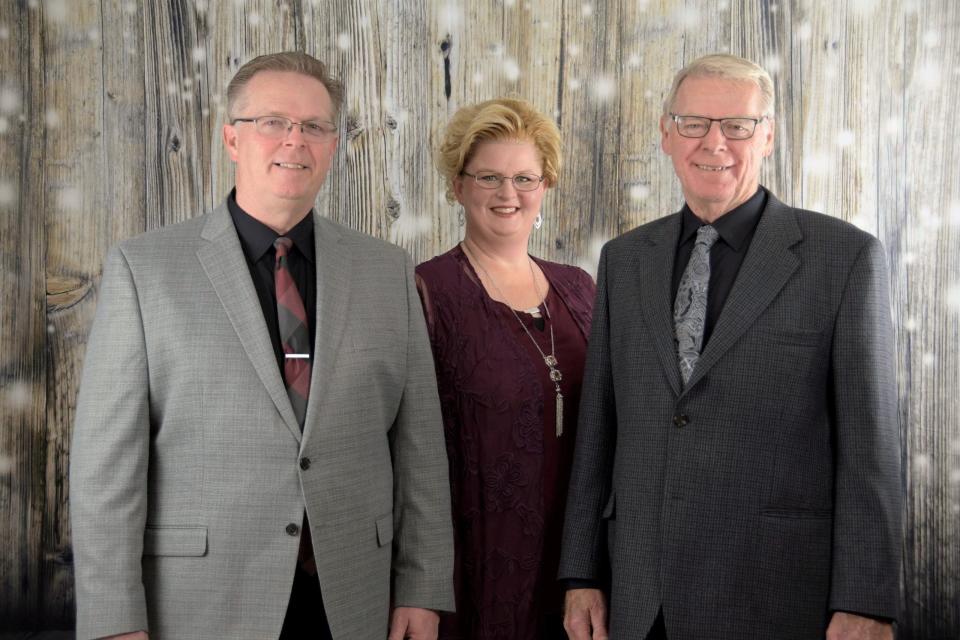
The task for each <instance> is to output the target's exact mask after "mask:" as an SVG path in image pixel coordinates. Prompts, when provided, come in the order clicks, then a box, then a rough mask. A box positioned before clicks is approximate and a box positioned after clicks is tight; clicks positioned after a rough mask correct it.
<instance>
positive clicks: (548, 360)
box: [543, 353, 557, 369]
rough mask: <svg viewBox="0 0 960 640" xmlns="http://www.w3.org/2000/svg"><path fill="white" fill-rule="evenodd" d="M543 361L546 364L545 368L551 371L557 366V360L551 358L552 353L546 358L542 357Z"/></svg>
mask: <svg viewBox="0 0 960 640" xmlns="http://www.w3.org/2000/svg"><path fill="white" fill-rule="evenodd" d="M543 361H544V362H545V363H547V366H548V367H550V368H551V369H552V368H553V367H555V366H557V359H556V358H555V357H554V356H553V354H552V353H551V354H550V355H548V356H543Z"/></svg>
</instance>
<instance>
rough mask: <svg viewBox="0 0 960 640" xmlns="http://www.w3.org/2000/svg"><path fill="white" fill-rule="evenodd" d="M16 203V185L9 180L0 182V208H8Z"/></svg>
mask: <svg viewBox="0 0 960 640" xmlns="http://www.w3.org/2000/svg"><path fill="white" fill-rule="evenodd" d="M16 202H17V185H15V184H14V183H13V182H11V181H9V180H0V206H4V207H5V206H9V205H12V204H15V203H16Z"/></svg>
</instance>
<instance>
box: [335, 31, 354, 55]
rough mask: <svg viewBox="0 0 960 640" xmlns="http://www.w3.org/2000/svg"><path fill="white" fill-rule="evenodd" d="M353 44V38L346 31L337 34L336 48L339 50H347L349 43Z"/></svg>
mask: <svg viewBox="0 0 960 640" xmlns="http://www.w3.org/2000/svg"><path fill="white" fill-rule="evenodd" d="M352 44H353V39H352V38H351V37H350V34H349V33H347V32H346V31H344V32H342V33H338V34H337V48H338V49H340V50H341V51H349V50H350V47H351V45H352Z"/></svg>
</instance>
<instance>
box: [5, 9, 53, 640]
mask: <svg viewBox="0 0 960 640" xmlns="http://www.w3.org/2000/svg"><path fill="white" fill-rule="evenodd" d="M0 24H2V27H3V28H4V29H5V30H6V33H7V37H6V38H4V39H3V40H0V51H2V55H0V70H2V75H0V78H2V80H0V96H2V100H0V106H2V112H0V118H2V123H3V124H2V128H3V131H4V133H3V148H4V153H2V154H0V230H2V235H0V238H2V240H0V248H2V250H0V278H2V283H3V305H2V307H0V425H2V429H0V513H4V514H6V517H4V518H2V519H0V596H2V597H0V629H4V628H13V629H16V628H21V627H30V626H35V625H38V624H40V620H39V616H38V610H39V604H40V601H41V598H42V589H41V584H40V564H41V558H42V552H41V530H42V522H43V472H44V465H43V460H44V453H45V452H44V435H43V431H42V429H43V424H44V420H43V417H44V410H45V406H46V393H45V385H44V380H45V377H46V364H47V363H46V355H45V353H44V342H45V336H46V322H45V319H44V258H45V256H44V238H45V233H44V204H45V198H44V195H45V192H46V189H45V188H44V186H45V184H44V172H43V168H42V164H43V157H44V153H43V148H42V144H41V143H40V141H41V140H42V139H43V130H44V121H43V112H44V98H45V96H44V92H43V81H42V75H43V69H44V54H45V51H44V47H43V30H44V23H43V19H42V17H41V16H40V15H39V11H36V10H28V9H27V8H26V7H24V6H22V5H17V6H15V5H12V4H9V3H4V4H2V6H0Z"/></svg>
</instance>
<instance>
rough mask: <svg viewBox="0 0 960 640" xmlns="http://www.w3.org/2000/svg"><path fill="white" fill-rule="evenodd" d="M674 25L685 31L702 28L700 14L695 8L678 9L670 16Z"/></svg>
mask: <svg viewBox="0 0 960 640" xmlns="http://www.w3.org/2000/svg"><path fill="white" fill-rule="evenodd" d="M670 18H671V20H672V21H673V25H674V26H675V27H676V28H678V29H682V30H684V31H687V30H692V29H696V28H697V27H699V26H700V12H699V11H697V10H696V9H695V8H694V7H677V8H676V9H674V11H673V13H672V14H671V16H670Z"/></svg>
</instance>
